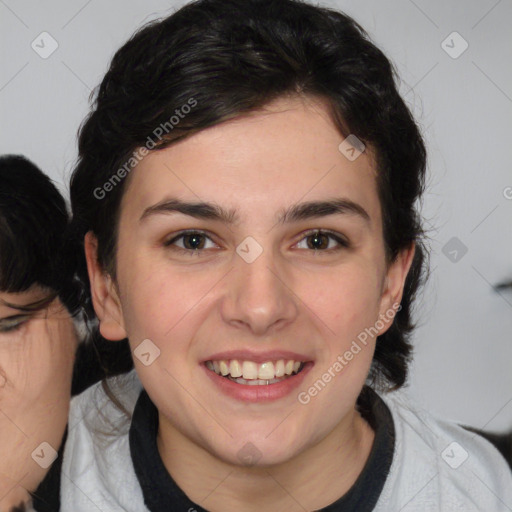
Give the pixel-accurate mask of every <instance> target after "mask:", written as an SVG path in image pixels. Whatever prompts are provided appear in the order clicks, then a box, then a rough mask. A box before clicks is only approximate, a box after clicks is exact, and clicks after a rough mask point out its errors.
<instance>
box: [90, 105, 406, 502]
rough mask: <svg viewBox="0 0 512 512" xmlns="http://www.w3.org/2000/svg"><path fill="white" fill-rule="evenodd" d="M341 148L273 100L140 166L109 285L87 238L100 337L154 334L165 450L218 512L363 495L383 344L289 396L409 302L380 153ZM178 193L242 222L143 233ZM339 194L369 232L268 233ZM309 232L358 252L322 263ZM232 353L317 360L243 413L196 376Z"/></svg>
mask: <svg viewBox="0 0 512 512" xmlns="http://www.w3.org/2000/svg"><path fill="white" fill-rule="evenodd" d="M343 139H344V137H343V136H341V135H340V133H339V132H338V131H337V129H336V128H335V126H334V125H333V123H332V122H331V120H330V118H329V116H328V113H327V110H326V107H325V105H324V104H323V103H322V102H321V101H320V100H315V99H312V98H297V97H295V98H281V99H279V100H277V101H275V102H274V103H272V104H270V105H268V106H267V107H266V108H265V110H264V111H259V112H252V113H251V114H250V115H248V116H244V117H239V118H237V119H234V120H230V121H228V122H225V123H222V124H220V125H217V126H214V127H212V128H209V129H207V130H203V131H201V132H200V133H198V134H195V135H193V136H192V137H191V138H189V139H186V140H184V141H181V142H179V143H177V144H175V145H173V146H171V147H169V148H166V149H164V150H161V151H158V152H152V153H150V154H149V155H148V156H147V157H146V158H145V159H144V160H143V161H142V162H141V163H140V164H139V165H138V166H137V168H136V169H135V170H133V171H132V173H131V175H130V177H129V183H128V184H127V189H126V191H125V195H124V197H123V199H122V203H121V213H120V224H119V238H118V249H117V254H116V269H117V274H116V276H117V279H116V281H114V280H113V279H112V277H111V276H109V275H108V274H107V273H106V272H104V271H103V270H102V268H101V267H100V266H99V265H98V263H97V259H96V240H95V237H94V236H93V234H92V233H88V234H87V235H86V237H85V247H86V256H87V261H88V268H89V274H90V277H91V284H92V291H93V301H94V306H95V309H96V312H97V314H98V317H99V320H100V330H101V333H102V334H103V336H104V337H106V338H108V339H111V340H119V339H122V338H124V337H126V336H128V338H129V340H130V344H131V347H132V349H135V348H136V347H137V346H138V345H139V344H140V343H141V341H142V340H144V339H147V338H149V339H150V340H152V342H153V343H154V344H155V345H157V346H158V348H159V349H160V351H161V354H160V357H158V358H157V359H155V361H154V362H153V363H152V364H151V365H149V366H144V365H143V364H142V363H141V362H140V361H139V360H138V359H137V358H134V361H135V367H136V370H137V373H138V375H139V378H140V379H141V382H142V383H143V386H144V388H145V389H146V390H147V392H148V394H149V396H150V398H151V399H152V401H153V403H154V404H155V405H156V406H157V408H158V410H159V431H158V439H157V441H158V448H159V452H160V455H161V457H162V460H163V462H164V464H165V466H166V468H167V470H168V471H169V473H170V475H171V476H172V477H173V478H174V480H175V481H176V482H177V484H178V485H179V486H180V487H181V488H182V489H183V490H184V492H185V493H186V494H187V495H188V496H189V497H190V498H191V499H192V500H194V501H195V502H196V503H199V504H200V505H201V506H203V507H204V508H206V509H208V510H211V511H214V512H216V511H221V510H222V511H228V512H230V511H235V510H246V511H258V512H259V511H260V510H262V509H263V507H264V509H265V510H275V511H280V512H281V511H299V510H300V511H303V510H316V509H318V508H321V507H325V506H326V505H328V504H329V503H332V502H333V501H335V500H336V499H338V498H339V497H340V496H342V495H343V494H345V492H346V491H347V490H348V489H349V488H350V487H351V486H352V485H353V483H354V482H355V480H356V479H357V477H358V475H359V474H360V472H361V470H362V468H363V466H364V464H365V462H366V460H367V458H368V455H369V453H370V450H371V446H372V443H373V439H374V432H373V430H372V429H371V428H370V426H369V425H368V424H367V423H366V422H365V421H364V420H363V419H362V417H361V416H360V415H359V413H358V412H357V411H356V410H355V403H356V400H357V397H358V395H359V393H360V391H361V389H362V387H363V385H364V383H365V379H366V377H367V374H368V370H369V368H370V364H371V360H372V356H373V352H374V345H375V339H370V340H369V341H368V344H367V346H366V347H364V348H363V349H362V350H361V352H360V353H358V354H357V355H356V356H355V357H354V358H353V359H352V361H350V363H349V364H348V365H347V366H346V367H345V368H344V369H343V371H342V372H340V373H338V374H337V375H336V377H335V378H333V379H332V380H331V382H330V383H329V384H328V385H327V386H326V387H325V388H324V389H323V390H322V391H321V392H320V393H319V394H318V395H317V396H316V397H314V398H313V399H312V400H311V401H310V402H309V403H308V404H307V405H302V404H300V403H299V402H298V400H297V392H298V391H304V390H307V389H308V388H309V387H310V386H311V385H312V384H313V383H314V382H315V381H316V380H318V379H319V378H320V377H321V376H322V374H323V373H324V372H326V371H327V370H328V368H329V367H331V366H332V365H333V363H334V362H335V361H336V358H337V356H338V355H340V354H343V353H344V352H345V351H346V350H347V349H348V348H349V347H350V345H351V343H352V341H353V340H354V339H356V337H357V335H358V334H359V333H360V332H362V331H363V330H364V329H365V328H366V327H369V326H373V325H374V324H375V322H376V321H377V320H378V319H379V315H382V314H385V313H386V312H387V311H389V310H390V308H392V306H393V304H396V303H399V302H400V299H401V296H402V291H403V285H404V281H405V278H406V275H407V272H408V270H409V267H410V264H411V261H412V257H413V253H414V248H413V247H411V248H409V249H408V250H404V251H402V252H401V253H400V255H399V256H398V258H397V259H396V260H395V262H393V263H392V264H390V265H388V264H387V262H386V258H385V246H384V241H383V235H382V217H381V211H380V203H379V199H378V195H377V187H376V182H375V166H374V162H373V159H372V155H371V151H370V148H367V150H366V151H365V152H364V153H363V154H362V155H361V156H360V157H359V158H357V159H356V160H355V161H353V162H350V161H349V160H348V159H346V158H345V157H344V156H343V155H342V154H341V153H340V151H339V150H338V145H339V144H340V143H341V142H342V140H343ZM170 197H176V198H179V199H181V200H188V201H193V202H199V201H207V202H214V203H216V204H217V205H220V206H222V207H223V208H226V209H236V210H237V212H238V214H239V221H238V222H237V223H233V224H232V225H229V224H226V223H224V222H221V221H217V220H211V219H207V220H204V219H196V218H193V217H190V216H187V215H184V214H182V213H158V214H154V215H148V216H146V217H145V218H144V219H143V220H140V218H141V216H142V214H143V212H144V211H145V209H146V208H148V207H150V206H152V205H155V204H157V203H159V202H160V201H163V200H165V199H169V198H170ZM335 197H336V198H338V197H342V198H345V199H348V200H350V201H352V202H354V203H357V204H358V205H360V206H361V207H362V208H364V210H365V211H366V212H367V214H368V217H369V218H368V220H365V219H364V218H363V217H362V216H361V215H357V214H354V213H343V214H335V215H329V216H326V217H317V218H312V219H306V220H300V221H297V222H293V223H284V224H278V223H276V215H278V213H279V212H280V211H281V210H282V209H285V208H288V207H291V206H293V205H295V204H297V203H299V202H306V201H322V200H329V199H333V198H335ZM185 229H193V230H196V229H197V230H202V231H205V232H206V235H207V236H208V237H210V238H204V239H201V241H202V243H203V245H202V247H203V248H202V250H201V251H200V252H198V251H197V250H196V251H195V252H194V250H193V249H190V248H189V249H188V253H186V252H184V251H186V250H187V249H184V247H190V245H184V243H188V244H190V237H189V238H188V239H184V238H180V239H177V240H175V241H174V244H173V245H169V246H167V247H166V246H165V245H164V243H165V242H166V241H169V240H173V239H174V238H175V237H176V236H178V234H179V232H180V230H185ZM315 229H322V230H331V231H332V232H335V233H337V234H339V235H341V236H342V237H344V238H345V239H347V240H348V241H349V247H348V248H346V247H343V246H340V245H339V244H338V243H337V242H336V241H335V240H334V239H331V238H326V239H323V241H322V239H321V241H320V243H319V245H320V249H317V250H316V251H315V250H314V247H318V245H316V246H315V245H313V246H312V245H311V241H312V239H313V238H314V237H312V236H308V233H307V232H308V231H309V230H315ZM247 236H251V237H253V238H254V239H255V240H257V242H258V243H259V244H260V246H261V247H262V248H263V253H262V254H261V255H260V256H259V257H258V258H257V259H256V260H255V261H254V262H252V263H250V264H248V263H246V262H245V261H244V260H243V259H242V258H241V257H239V256H238V254H237V253H236V248H237V246H238V245H239V244H240V243H241V242H242V241H243V240H244V239H245V238H246V237H247ZM337 247H338V248H339V250H336V248H337ZM179 248H181V249H182V252H179ZM389 325H390V322H389V321H386V322H385V323H384V325H383V326H382V329H381V330H380V332H379V334H381V333H383V332H384V331H385V330H386V329H388V328H389ZM235 349H250V350H252V351H255V352H264V351H266V350H272V349H283V350H291V351H294V352H298V353H300V354H304V355H307V356H308V358H309V359H310V360H312V361H314V363H315V364H314V367H313V368H312V369H311V371H310V372H309V374H307V375H306V377H305V380H304V382H303V383H302V384H301V386H300V389H298V390H297V392H292V393H291V394H290V395H289V396H286V397H284V398H281V399H279V400H277V401H274V402H267V403H245V402H242V401H239V400H235V399H232V398H231V397H227V396H225V395H224V394H222V393H220V392H219V391H218V390H217V388H216V387H215V386H213V385H212V383H211V381H210V379H209V378H208V376H207V375H206V374H205V372H204V371H202V369H201V368H200V367H199V364H200V362H201V361H204V360H205V359H206V358H208V356H209V355H212V354H214V353H216V352H220V351H224V350H235ZM248 442H250V443H252V444H253V445H254V446H255V447H256V448H257V450H258V452H259V455H260V458H259V460H258V461H257V462H256V463H255V464H253V465H246V466H244V465H243V463H242V462H241V461H240V460H239V458H238V453H239V451H240V450H241V449H242V448H243V447H244V446H245V445H246V443H248Z"/></svg>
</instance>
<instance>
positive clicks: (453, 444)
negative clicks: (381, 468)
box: [376, 390, 512, 512]
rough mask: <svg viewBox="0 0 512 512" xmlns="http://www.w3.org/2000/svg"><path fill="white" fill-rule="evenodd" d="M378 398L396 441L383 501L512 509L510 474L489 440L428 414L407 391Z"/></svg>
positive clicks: (408, 507)
mask: <svg viewBox="0 0 512 512" xmlns="http://www.w3.org/2000/svg"><path fill="white" fill-rule="evenodd" d="M380 396H381V398H382V399H383V400H384V402H385V403H386V404H387V406H388V407H389V409H390V410H391V414H392V416H393V423H394V426H395V434H396V442H395V453H394V458H393V462H392V465H391V470H390V474H389V477H388V480H387V482H386V485H385V486H384V489H383V493H382V496H381V501H379V503H381V502H382V503H384V502H385V501H387V502H388V504H389V503H393V504H394V506H398V509H402V507H406V508H405V510H408V511H409V510H410V511H416V510H417V511H420V510H421V511H422V512H425V511H430V510H432V511H434V510H443V512H444V511H445V510H446V511H451V510H465V511H473V510H475V511H477V510H478V511H479V510H493V511H495V512H498V511H502V510H503V511H506V510H511V509H512V472H511V471H510V468H509V466H508V464H507V463H506V461H505V459H504V458H503V456H502V455H501V454H500V452H499V451H498V450H497V449H496V448H495V447H494V446H493V445H492V444H491V443H490V442H488V441H487V440H486V439H484V438H482V437H481V436H479V435H477V434H474V433H472V432H468V431H467V430H465V429H464V428H463V427H461V426H459V425H457V424H456V423H454V422H450V421H446V420H443V419H440V418H438V417H436V416H435V415H433V414H431V413H429V412H427V411H425V410H424V409H423V408H421V407H420V406H419V405H417V404H415V403H414V402H413V400H412V399H411V398H410V396H409V394H408V392H407V390H404V391H402V390H401V391H396V392H391V393H387V394H380ZM461 507H462V508H461ZM376 510H380V509H379V508H377V509H376ZM382 510H384V508H383V509H382Z"/></svg>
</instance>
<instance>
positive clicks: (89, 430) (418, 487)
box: [61, 371, 512, 512]
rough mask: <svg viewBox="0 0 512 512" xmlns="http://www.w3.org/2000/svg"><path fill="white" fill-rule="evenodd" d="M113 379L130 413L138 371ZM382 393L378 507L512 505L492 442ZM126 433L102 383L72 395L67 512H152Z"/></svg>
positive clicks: (499, 508) (422, 510)
mask: <svg viewBox="0 0 512 512" xmlns="http://www.w3.org/2000/svg"><path fill="white" fill-rule="evenodd" d="M109 382H110V385H111V388H112V390H113V392H114V394H115V396H116V397H118V398H120V399H121V402H122V403H123V405H124V406H125V407H126V409H127V410H128V411H129V412H130V413H132V412H133V409H134V407H135V403H136V401H137V398H138V397H139V394H140V391H141V390H142V386H141V384H140V381H139V380H138V378H137V375H136V373H135V371H132V372H130V373H129V374H126V375H123V376H120V377H116V378H114V379H111V380H110V381H109ZM380 396H381V398H382V399H383V400H384V402H385V403H386V405H387V406H388V407H389V409H390V411H391V414H392V417H393V422H394V425H395V435H396V438H395V452H394V454H393V461H392V464H391V468H390V471H389V474H388V477H387V479H386V482H385V484H384V488H383V489H382V492H381V495H380V498H379V500H378V503H377V505H376V507H375V508H374V512H398V511H400V512H452V511H463V512H473V511H474V512H507V511H508V512H510V511H512V472H511V471H510V469H509V467H508V465H507V463H506V461H505V459H504V458H503V457H502V456H501V454H500V453H499V452H498V450H497V449H496V448H495V447H494V446H493V445H492V444H491V443H489V442H488V441H487V440H485V439H484V438H482V437H480V436H478V435H476V434H473V433H471V432H468V431H466V430H465V429H463V428H462V427H460V426H458V425H456V424H454V423H450V422H447V421H443V420H439V419H437V418H435V417H434V416H432V415H431V414H429V413H427V412H425V411H421V410H418V408H417V407H413V406H412V404H411V400H410V398H409V397H408V396H407V392H406V391H403V390H400V391H394V392H391V393H388V394H383V395H380ZM101 431H103V432H105V433H106V434H107V435H103V434H101V433H98V432H101ZM128 432H129V424H128V423H127V421H126V418H125V417H124V416H123V414H122V413H121V412H120V411H119V410H118V409H117V408H116V407H115V406H114V404H113V403H112V402H111V401H110V399H109V398H108V397H107V396H106V394H105V392H104V391H103V389H102V387H101V384H100V383H99V384H96V385H94V386H92V387H91V388H89V389H87V390H86V391H84V392H83V393H82V394H81V395H79V396H77V397H75V398H73V399H72V401H71V410H70V416H69V427H68V438H67V441H66V446H65V449H64V459H63V465H62V475H61V511H62V512H91V511H101V512H121V511H127V512H149V510H148V509H147V508H146V506H145V505H144V499H143V495H142V491H141V488H140V485H139V482H138V480H137V477H136V475H135V471H134V469H133V464H132V460H131V456H130V447H129V439H128ZM182 512H185V511H182Z"/></svg>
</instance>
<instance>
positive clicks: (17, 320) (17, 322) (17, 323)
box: [0, 315, 29, 334]
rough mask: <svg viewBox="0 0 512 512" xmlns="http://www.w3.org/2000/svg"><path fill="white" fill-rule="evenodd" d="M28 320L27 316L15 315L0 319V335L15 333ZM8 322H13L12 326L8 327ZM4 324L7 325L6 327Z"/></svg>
mask: <svg viewBox="0 0 512 512" xmlns="http://www.w3.org/2000/svg"><path fill="white" fill-rule="evenodd" d="M28 319H29V316H27V315H15V316H9V317H7V318H2V319H0V334H3V333H9V332H14V331H17V330H18V329H20V328H21V327H22V326H23V325H24V324H25V323H26V322H27V320H28ZM10 322H14V325H12V324H11V325H9V323H10ZM4 324H7V326H5V325H4Z"/></svg>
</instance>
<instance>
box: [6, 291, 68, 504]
mask: <svg viewBox="0 0 512 512" xmlns="http://www.w3.org/2000/svg"><path fill="white" fill-rule="evenodd" d="M46 296H47V292H46V291H44V290H42V289H41V288H39V287H38V286H33V287H32V288H30V289H29V290H28V291H25V292H22V293H3V292H0V432H1V436H0V453H1V454H2V457H1V458H0V511H2V512H3V511H8V510H10V508H11V507H13V506H15V505H19V504H20V503H21V502H25V503H30V501H31V500H30V495H29V494H28V493H29V491H34V490H35V489H36V488H37V486H38V485H39V483H40V482H41V480H43V478H44V476H45V475H46V473H47V472H48V470H49V468H46V469H45V468H43V467H41V466H40V465H39V464H37V463H36V462H35V461H34V459H33V458H32V453H33V452H34V450H36V449H37V451H36V454H39V456H40V457H39V460H41V461H43V464H44V461H45V460H48V459H47V457H49V455H50V453H51V451H49V450H48V448H42V450H43V451H42V454H41V448H39V449H38V447H39V446H40V445H41V443H43V442H46V443H48V444H49V445H50V446H51V447H52V448H53V449H54V450H56V451H57V450H58V449H59V446H60V443H61V441H62V436H63V434H64V430H65V428H66V423H67V416H68V412H69V401H70V398H71V376H72V370H73V363H74V354H75V350H76V343H77V338H76V333H75V329H74V325H73V321H72V320H71V317H70V315H69V313H68V312H67V310H66V309H65V308H64V306H63V305H62V304H61V303H60V301H59V300H58V299H55V300H54V301H53V302H51V303H50V304H49V305H48V306H46V308H45V309H43V310H40V311H36V312H29V313H27V312H24V311H21V310H19V309H17V308H16V307H11V306H24V305H28V304H32V303H34V302H36V301H39V300H42V299H44V298H45V297H46ZM6 302H7V303H9V304H10V306H8V305H6V304H5V303H6ZM18 315H22V318H20V319H19V320H16V319H15V318H12V317H15V316H18ZM13 326H17V327H16V328H15V329H13V330H6V329H8V328H9V327H13Z"/></svg>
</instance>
